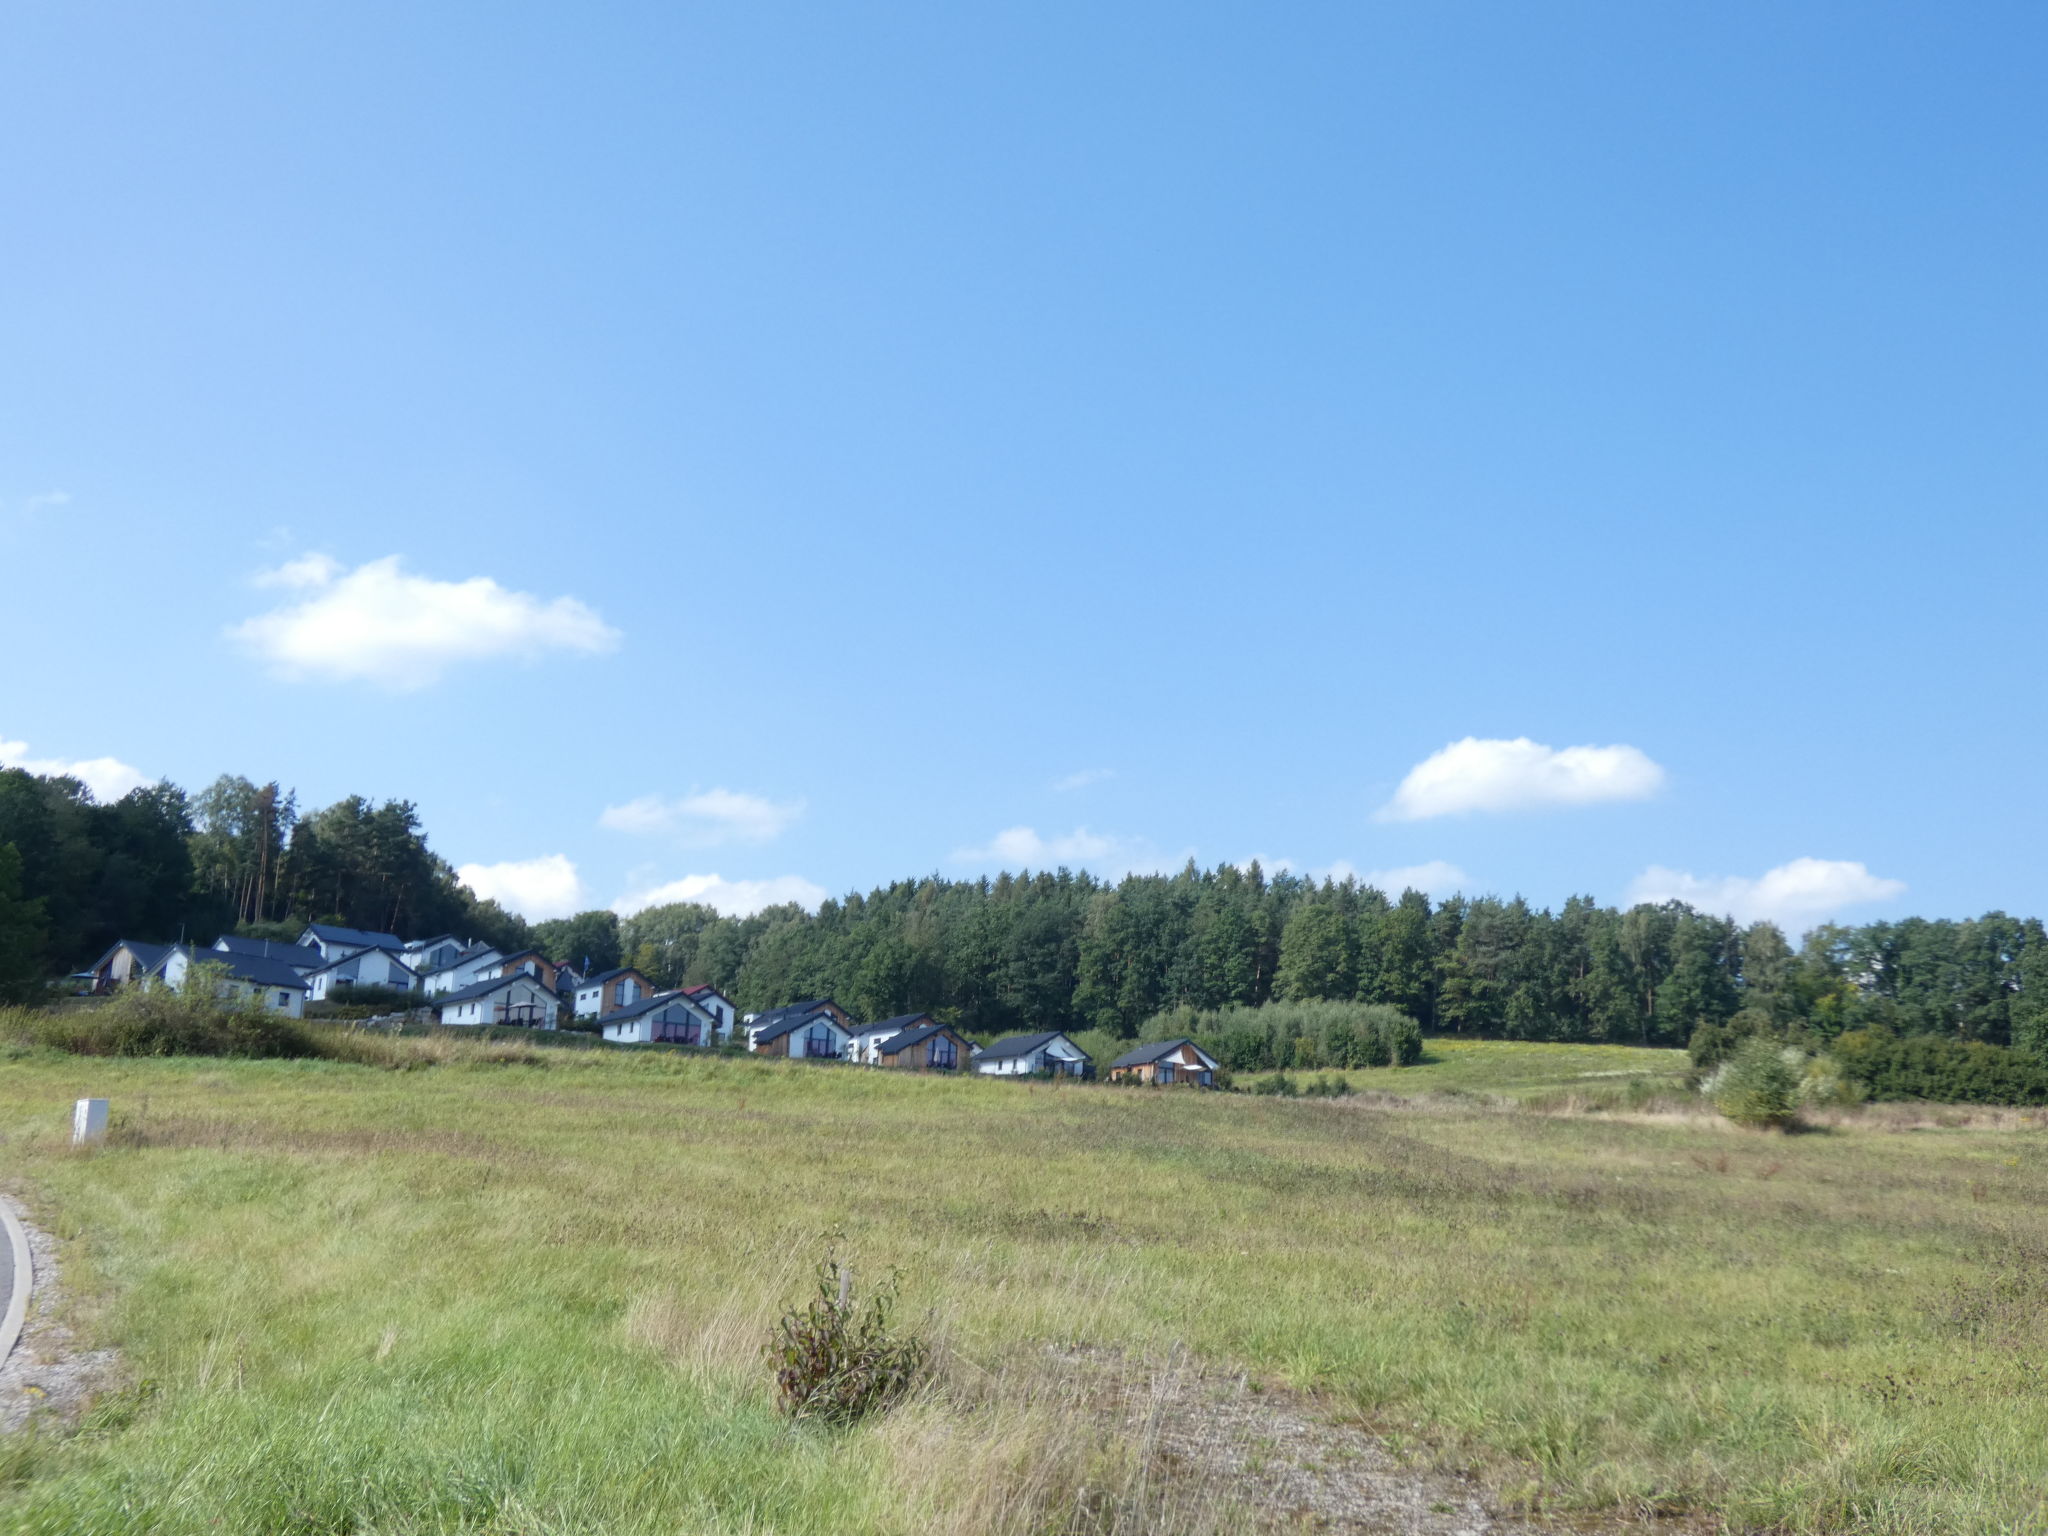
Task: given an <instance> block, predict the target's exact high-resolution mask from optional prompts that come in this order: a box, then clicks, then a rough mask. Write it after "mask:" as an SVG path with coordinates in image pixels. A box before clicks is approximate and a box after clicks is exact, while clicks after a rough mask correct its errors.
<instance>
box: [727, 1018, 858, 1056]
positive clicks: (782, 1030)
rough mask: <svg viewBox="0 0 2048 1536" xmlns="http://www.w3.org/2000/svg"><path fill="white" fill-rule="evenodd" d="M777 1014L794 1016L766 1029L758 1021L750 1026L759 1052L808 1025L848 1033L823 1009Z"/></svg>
mask: <svg viewBox="0 0 2048 1536" xmlns="http://www.w3.org/2000/svg"><path fill="white" fill-rule="evenodd" d="M776 1012H778V1013H791V1014H792V1016H791V1017H789V1018H786V1019H779V1020H777V1021H776V1022H775V1023H773V1024H770V1025H769V1026H768V1027H767V1028H766V1029H763V1028H761V1021H760V1020H759V1019H756V1020H755V1021H754V1023H753V1024H752V1025H751V1026H750V1028H751V1029H752V1030H753V1032H754V1048H755V1049H756V1050H759V1049H760V1048H761V1047H762V1046H764V1045H766V1044H767V1043H768V1042H769V1041H770V1040H780V1039H781V1038H782V1037H783V1036H784V1035H793V1034H795V1033H796V1032H797V1031H798V1030H800V1029H802V1028H803V1027H804V1026H805V1025H807V1024H823V1025H824V1026H825V1027H826V1028H827V1029H835V1030H838V1031H839V1033H840V1034H842V1035H843V1034H845V1033H846V1031H845V1030H844V1029H841V1028H840V1025H839V1021H838V1020H837V1019H835V1018H833V1017H832V1015H831V1014H829V1013H827V1012H826V1011H825V1010H824V1009H822V1008H813V1009H812V1010H811V1011H810V1012H809V1013H793V1012H792V1010H790V1009H786V1008H779V1009H777V1010H776ZM763 1017H766V1015H763Z"/></svg>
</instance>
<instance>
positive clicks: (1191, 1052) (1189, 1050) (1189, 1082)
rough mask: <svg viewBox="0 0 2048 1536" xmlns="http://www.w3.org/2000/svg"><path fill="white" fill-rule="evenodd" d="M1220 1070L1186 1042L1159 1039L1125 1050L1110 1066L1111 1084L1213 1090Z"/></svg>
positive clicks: (1211, 1059) (1215, 1061) (1207, 1054)
mask: <svg viewBox="0 0 2048 1536" xmlns="http://www.w3.org/2000/svg"><path fill="white" fill-rule="evenodd" d="M1219 1070H1221V1063H1219V1062H1218V1061H1217V1060H1216V1058H1215V1057H1214V1056H1211V1055H1210V1054H1209V1053H1208V1052H1207V1051H1205V1050H1203V1049H1202V1048H1201V1047H1200V1046H1199V1045H1197V1044H1195V1042H1194V1041H1192V1040H1188V1039H1185V1038H1183V1039H1180V1040H1162V1041H1161V1042H1159V1043H1158V1044H1157V1045H1141V1046H1139V1047H1138V1048H1137V1049H1136V1050H1134V1051H1125V1052H1124V1053H1123V1055H1121V1056H1119V1057H1117V1059H1116V1060H1115V1061H1112V1062H1111V1063H1110V1064H1109V1076H1110V1081H1112V1082H1130V1083H1157V1084H1159V1085H1160V1086H1161V1087H1166V1086H1168V1085H1170V1084H1176V1083H1177V1084H1181V1085H1183V1086H1186V1087H1191V1088H1213V1087H1215V1086H1216V1074H1217V1072H1218V1071H1219Z"/></svg>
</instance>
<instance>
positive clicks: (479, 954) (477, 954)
mask: <svg viewBox="0 0 2048 1536" xmlns="http://www.w3.org/2000/svg"><path fill="white" fill-rule="evenodd" d="M497 952H498V951H497V950H496V949H495V948H493V947H492V946H491V945H489V944H472V945H470V946H469V948H467V949H465V950H464V951H463V952H462V953H461V954H459V955H457V956H456V957H455V958H454V959H453V960H450V961H449V962H448V963H447V964H446V965H440V966H436V967H435V968H434V969H433V970H431V971H429V972H427V974H428V975H429V976H445V975H447V974H448V973H449V972H450V971H459V970H461V969H462V968H463V967H464V966H465V965H474V964H476V962H477V961H479V960H481V959H483V957H484V956H485V955H495V954H496V953H497Z"/></svg>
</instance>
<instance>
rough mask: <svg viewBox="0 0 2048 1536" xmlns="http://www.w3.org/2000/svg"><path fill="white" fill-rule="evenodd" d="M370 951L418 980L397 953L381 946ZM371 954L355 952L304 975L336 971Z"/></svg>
mask: <svg viewBox="0 0 2048 1536" xmlns="http://www.w3.org/2000/svg"><path fill="white" fill-rule="evenodd" d="M308 947H310V946H308ZM372 949H374V950H378V951H381V952H382V953H383V955H384V958H385V959H387V960H389V961H390V962H391V963H392V964H393V965H395V966H397V967H398V968H399V969H400V970H401V971H403V972H405V974H406V975H408V976H411V977H413V978H414V979H415V980H417V979H418V977H419V972H418V971H415V970H414V969H413V968H412V967H411V966H409V965H407V964H406V963H405V962H404V961H403V960H401V959H399V958H398V954H397V951H395V950H389V949H385V948H384V947H383V946H382V945H381V944H379V945H373V946H372ZM371 952H372V951H371V949H359V950H356V951H355V952H354V953H353V954H347V955H343V956H342V957H341V958H340V959H339V960H330V961H328V962H327V963H326V964H325V965H316V966H314V967H313V968H312V969H311V970H309V971H308V972H306V974H307V975H308V976H318V975H319V974H320V973H321V972H322V971H333V970H338V969H340V968H341V967H342V966H344V965H349V964H352V963H353V962H355V961H357V960H360V959H362V958H363V956H365V955H367V954H369V953H371Z"/></svg>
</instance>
